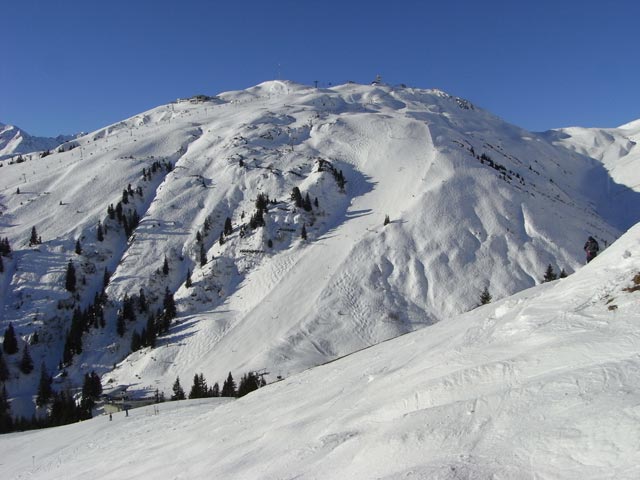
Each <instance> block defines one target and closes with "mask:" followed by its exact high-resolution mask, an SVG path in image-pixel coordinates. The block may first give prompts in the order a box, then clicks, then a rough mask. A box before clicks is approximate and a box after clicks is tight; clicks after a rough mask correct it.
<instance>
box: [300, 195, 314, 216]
mask: <svg viewBox="0 0 640 480" xmlns="http://www.w3.org/2000/svg"><path fill="white" fill-rule="evenodd" d="M302 208H303V209H304V210H305V211H307V212H310V211H311V209H312V207H311V198H310V197H309V192H307V194H306V195H305V196H304V200H303V201H302Z"/></svg>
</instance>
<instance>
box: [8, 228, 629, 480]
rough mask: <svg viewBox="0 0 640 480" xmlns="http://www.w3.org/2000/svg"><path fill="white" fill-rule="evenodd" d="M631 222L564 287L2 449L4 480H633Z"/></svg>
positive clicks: (18, 438)
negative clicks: (320, 361)
mask: <svg viewBox="0 0 640 480" xmlns="http://www.w3.org/2000/svg"><path fill="white" fill-rule="evenodd" d="M639 304H640V225H637V226H635V227H634V228H632V229H631V230H630V231H629V232H628V233H627V234H625V235H624V236H623V237H622V238H620V239H619V240H618V241H617V242H616V243H615V244H614V245H612V246H611V247H610V248H609V249H608V250H607V251H606V252H604V253H603V254H601V255H600V256H599V257H598V258H596V259H595V260H594V261H593V262H591V263H590V264H589V265H587V266H586V267H584V268H583V269H581V270H580V271H578V272H576V273H575V274H574V275H571V276H569V277H568V278H566V279H563V280H559V281H556V282H552V283H547V284H544V285H541V286H538V287H535V288H532V289H529V290H526V291H523V292H521V293H519V294H516V295H515V296H513V297H509V298H507V299H504V300H502V301H499V302H496V303H493V304H490V305H487V306H485V307H482V308H478V309H476V310H474V311H472V312H469V313H467V314H463V315H461V316H457V317H453V318H448V319H444V320H443V321H441V322H439V323H438V324H435V325H433V326H430V327H427V328H424V329H422V330H420V331H418V332H413V333H410V334H407V335H404V336H401V337H399V338H396V339H394V340H390V341H388V342H384V343H382V344H380V345H376V346H374V347H371V348H368V349H365V350H363V351H361V352H357V353H354V354H352V355H349V356H347V357H345V358H342V359H339V360H337V361H334V362H331V363H328V364H326V365H323V366H320V367H316V368H313V369H310V370H307V371H305V372H302V373H300V374H297V375H295V376H292V377H290V378H288V379H285V380H284V381H282V382H278V383H274V384H272V385H268V386H267V387H265V388H262V389H260V390H258V391H256V392H254V393H251V394H249V395H248V396H246V397H244V398H242V399H239V400H236V401H233V402H231V403H226V404H219V403H217V402H213V401H211V402H202V401H197V402H195V401H184V402H174V403H165V404H162V405H160V414H159V415H153V412H152V410H151V408H148V409H139V410H133V411H131V412H130V417H129V418H126V417H125V416H124V414H117V415H115V416H114V419H113V422H109V421H108V419H107V418H106V417H104V416H102V417H99V418H95V419H93V420H90V421H87V422H83V423H80V424H74V425H69V426H66V427H60V428H55V429H49V430H44V431H38V432H30V433H23V434H9V435H5V436H2V437H0V451H2V452H3V458H2V462H1V464H0V475H1V476H2V478H15V479H21V478H30V479H54V478H65V479H75V478H78V479H80V478H87V477H91V478H104V479H110V478H113V479H133V478H162V479H165V478H166V479H168V478H174V479H177V478H185V479H186V478H212V477H213V476H215V477H216V478H261V479H276V478H300V479H311V478H313V479H330V478H331V479H333V478H362V479H364V478H379V479H392V478H394V479H395V478H423V479H430V480H453V479H460V478H468V479H486V478H501V479H514V480H516V479H517V480H520V479H526V478H545V479H546V478H549V479H582V480H584V479H602V478H615V479H617V480H627V479H628V480H630V479H636V478H638V477H639V476H640V467H639V465H640V453H639V451H638V442H639V441H640V410H639V407H638V405H639V404H640V388H639V385H640V358H639V357H638V351H639V350H640V330H639V325H640V311H639V309H638V305H639Z"/></svg>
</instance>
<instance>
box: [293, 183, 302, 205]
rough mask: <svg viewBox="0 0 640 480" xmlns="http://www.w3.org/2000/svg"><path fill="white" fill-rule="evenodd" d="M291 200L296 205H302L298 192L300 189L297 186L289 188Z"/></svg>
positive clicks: (300, 194)
mask: <svg viewBox="0 0 640 480" xmlns="http://www.w3.org/2000/svg"><path fill="white" fill-rule="evenodd" d="M291 200H293V203H294V205H295V206H296V207H298V208H301V207H302V193H300V189H299V188H298V187H293V189H292V190H291Z"/></svg>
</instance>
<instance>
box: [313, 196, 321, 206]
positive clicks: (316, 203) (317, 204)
mask: <svg viewBox="0 0 640 480" xmlns="http://www.w3.org/2000/svg"><path fill="white" fill-rule="evenodd" d="M313 204H314V205H315V206H316V208H320V204H319V203H318V197H316V199H315V200H314V201H313Z"/></svg>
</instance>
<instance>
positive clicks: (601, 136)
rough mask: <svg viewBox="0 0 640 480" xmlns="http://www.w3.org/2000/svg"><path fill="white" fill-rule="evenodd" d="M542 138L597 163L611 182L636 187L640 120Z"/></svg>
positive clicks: (639, 179) (639, 170)
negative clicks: (605, 170)
mask: <svg viewBox="0 0 640 480" xmlns="http://www.w3.org/2000/svg"><path fill="white" fill-rule="evenodd" d="M544 135H546V136H547V137H548V138H549V140H551V141H552V142H553V143H554V144H555V145H562V146H564V147H567V148H569V149H571V150H574V151H576V152H578V153H581V154H583V155H587V156H589V157H592V158H595V159H598V160H600V161H601V162H602V163H603V164H604V166H605V167H606V168H607V170H609V171H610V172H611V177H612V178H613V180H614V181H616V182H618V183H621V184H625V185H627V186H629V187H630V188H633V189H635V190H638V189H639V188H640V145H638V143H639V142H640V120H635V121H633V122H629V123H627V124H625V125H622V126H620V127H618V128H582V127H569V128H561V129H558V130H551V131H549V132H545V134H544Z"/></svg>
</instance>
